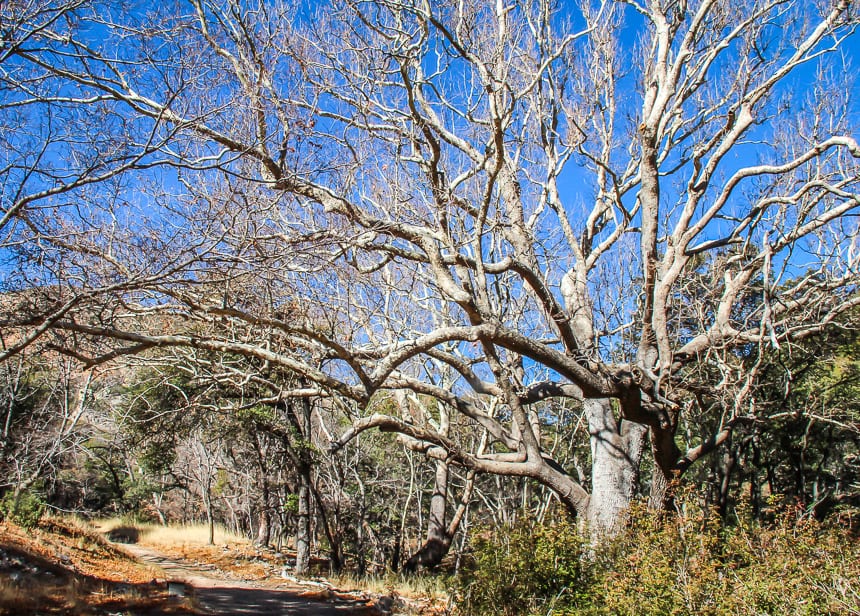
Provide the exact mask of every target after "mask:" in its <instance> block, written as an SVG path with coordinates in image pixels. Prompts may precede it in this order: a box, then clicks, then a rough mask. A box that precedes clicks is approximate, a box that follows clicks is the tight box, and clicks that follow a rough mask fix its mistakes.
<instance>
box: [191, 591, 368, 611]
mask: <svg viewBox="0 0 860 616" xmlns="http://www.w3.org/2000/svg"><path fill="white" fill-rule="evenodd" d="M194 596H195V599H196V602H197V604H198V605H199V606H200V607H202V608H204V609H206V610H207V611H210V612H212V613H213V614H226V615H229V616H234V615H235V616H240V615H242V614H270V615H271V614H285V615H287V614H289V615H291V616H292V615H295V616H338V615H343V614H366V615H368V616H370V615H371V614H378V613H379V612H377V611H376V610H374V609H373V608H370V607H368V606H367V604H366V603H364V602H358V601H342V600H335V601H332V602H330V603H328V602H326V603H321V602H316V601H309V600H307V599H305V598H302V597H298V596H296V595H295V594H293V593H292V592H290V591H288V590H268V589H259V588H223V587H222V588H197V589H195V594H194Z"/></svg>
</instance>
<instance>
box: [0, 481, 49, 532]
mask: <svg viewBox="0 0 860 616" xmlns="http://www.w3.org/2000/svg"><path fill="white" fill-rule="evenodd" d="M0 513H2V515H3V517H4V518H5V519H7V520H11V521H12V522H14V523H15V524H17V525H18V526H20V527H22V528H28V529H29V528H35V526H36V525H37V524H38V523H39V520H41V519H42V516H43V515H44V513H45V501H44V499H43V498H42V496H41V495H40V494H38V493H36V492H34V491H31V490H22V491H21V492H19V493H18V494H17V496H16V494H15V492H14V491H10V492H7V493H6V494H5V495H4V496H3V498H2V499H0Z"/></svg>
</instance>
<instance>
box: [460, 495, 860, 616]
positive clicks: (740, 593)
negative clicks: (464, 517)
mask: <svg viewBox="0 0 860 616" xmlns="http://www.w3.org/2000/svg"><path fill="white" fill-rule="evenodd" d="M455 585H456V588H457V590H456V597H457V600H458V610H459V613H461V614H465V615H468V616H485V615H487V616H489V615H490V614H504V615H512V614H521V615H526V614H531V615H534V616H537V615H538V614H540V615H542V616H546V615H552V616H562V615H564V616H573V615H591V616H596V615H598V614H613V615H631V616H632V615H640V614H641V615H667V616H668V615H686V614H701V615H708V616H730V615H731V616H734V615H740V616H743V615H749V616H753V615H755V616H760V615H763V614H780V615H782V614H785V615H788V616H806V615H809V616H811V615H814V614H815V615H817V614H858V615H860V542H857V541H856V538H852V536H851V535H850V533H849V532H846V531H845V530H844V529H840V528H827V527H824V526H822V525H821V524H819V523H817V522H815V521H814V520H810V519H807V518H804V517H802V516H799V515H798V512H796V511H791V510H786V511H784V512H782V514H781V515H778V516H777V517H776V518H775V519H774V520H773V521H772V522H771V523H769V524H767V525H762V524H760V523H758V522H754V521H751V520H749V519H746V518H745V517H744V516H743V515H742V516H741V517H740V519H739V520H737V521H736V523H734V524H733V525H731V526H724V525H723V524H722V520H721V519H720V518H719V517H718V516H716V515H714V514H711V513H709V512H708V511H705V510H703V509H701V508H699V507H697V506H696V505H695V503H693V502H688V503H687V504H685V505H684V506H683V507H682V508H681V510H680V511H679V512H677V513H673V514H663V515H655V514H653V513H651V512H648V511H645V509H644V508H636V509H634V510H633V511H631V516H630V524H629V525H628V527H627V528H626V529H625V530H624V531H622V532H621V533H620V534H619V535H618V536H617V537H615V538H614V539H613V540H611V541H608V542H606V543H604V544H600V545H596V546H593V547H591V548H589V547H588V545H587V544H586V542H585V540H584V539H583V537H582V536H581V535H580V534H579V533H578V532H577V530H576V529H575V527H573V526H572V525H571V524H570V523H563V522H556V523H553V524H549V525H540V524H535V523H534V522H522V523H519V524H517V525H514V526H513V527H511V528H508V529H501V530H496V531H486V530H485V531H483V532H482V533H480V534H477V535H476V536H475V538H474V539H473V540H472V542H471V555H470V559H469V564H468V566H467V567H466V569H465V571H464V572H463V575H462V576H461V577H460V579H459V580H457V581H456V584H455Z"/></svg>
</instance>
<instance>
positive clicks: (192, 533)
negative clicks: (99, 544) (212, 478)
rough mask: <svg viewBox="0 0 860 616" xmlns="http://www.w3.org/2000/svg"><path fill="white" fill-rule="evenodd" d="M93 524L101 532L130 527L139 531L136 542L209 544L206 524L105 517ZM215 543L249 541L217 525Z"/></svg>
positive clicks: (241, 542)
mask: <svg viewBox="0 0 860 616" xmlns="http://www.w3.org/2000/svg"><path fill="white" fill-rule="evenodd" d="M91 524H92V526H93V527H95V528H96V529H97V530H98V531H99V532H101V533H105V534H108V533H111V532H112V531H117V532H122V529H130V530H134V531H136V532H137V538H136V540H135V542H136V543H140V544H141V545H151V546H154V547H170V546H182V545H208V543H209V527H208V526H207V525H206V524H181V525H176V526H161V525H160V524H152V523H149V522H129V521H128V520H125V519H123V518H104V519H99V520H93V521H92V522H91ZM214 541H215V545H220V546H224V545H237V544H242V545H244V544H248V543H249V541H248V540H247V539H246V538H245V537H243V536H241V535H237V534H235V533H232V532H230V531H228V530H227V529H226V528H224V527H222V526H217V525H216V526H215V537H214Z"/></svg>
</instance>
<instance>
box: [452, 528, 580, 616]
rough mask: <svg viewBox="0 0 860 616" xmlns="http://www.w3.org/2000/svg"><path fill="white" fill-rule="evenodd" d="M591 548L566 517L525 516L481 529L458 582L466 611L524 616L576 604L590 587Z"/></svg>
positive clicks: (481, 615)
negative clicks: (551, 520)
mask: <svg viewBox="0 0 860 616" xmlns="http://www.w3.org/2000/svg"><path fill="white" fill-rule="evenodd" d="M585 549H586V543H585V541H584V539H583V537H582V536H581V535H580V534H579V533H578V532H577V530H576V528H575V527H574V526H573V525H572V524H571V523H570V522H568V521H566V520H562V521H559V522H555V523H552V524H538V523H536V522H535V521H533V520H530V519H524V520H522V521H520V522H518V523H516V524H514V525H513V526H512V527H510V528H503V529H496V530H490V529H486V528H484V529H480V530H478V531H475V532H474V533H473V540H472V543H471V553H470V556H469V558H468V559H467V561H466V564H465V566H464V567H463V569H462V570H461V573H460V575H459V576H458V577H457V578H456V580H455V581H454V585H455V595H456V596H457V598H458V603H459V605H460V606H461V607H460V609H461V611H462V612H463V613H465V614H470V615H474V616H497V615H504V616H514V615H516V616H522V615H524V614H531V613H540V614H546V613H549V612H552V611H553V610H554V609H555V608H563V607H565V606H571V605H576V604H577V603H578V601H579V599H580V593H581V592H582V590H583V589H586V588H587V587H588V585H589V582H588V580H587V579H586V578H587V574H588V567H587V560H586V559H585V558H584V556H585Z"/></svg>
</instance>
